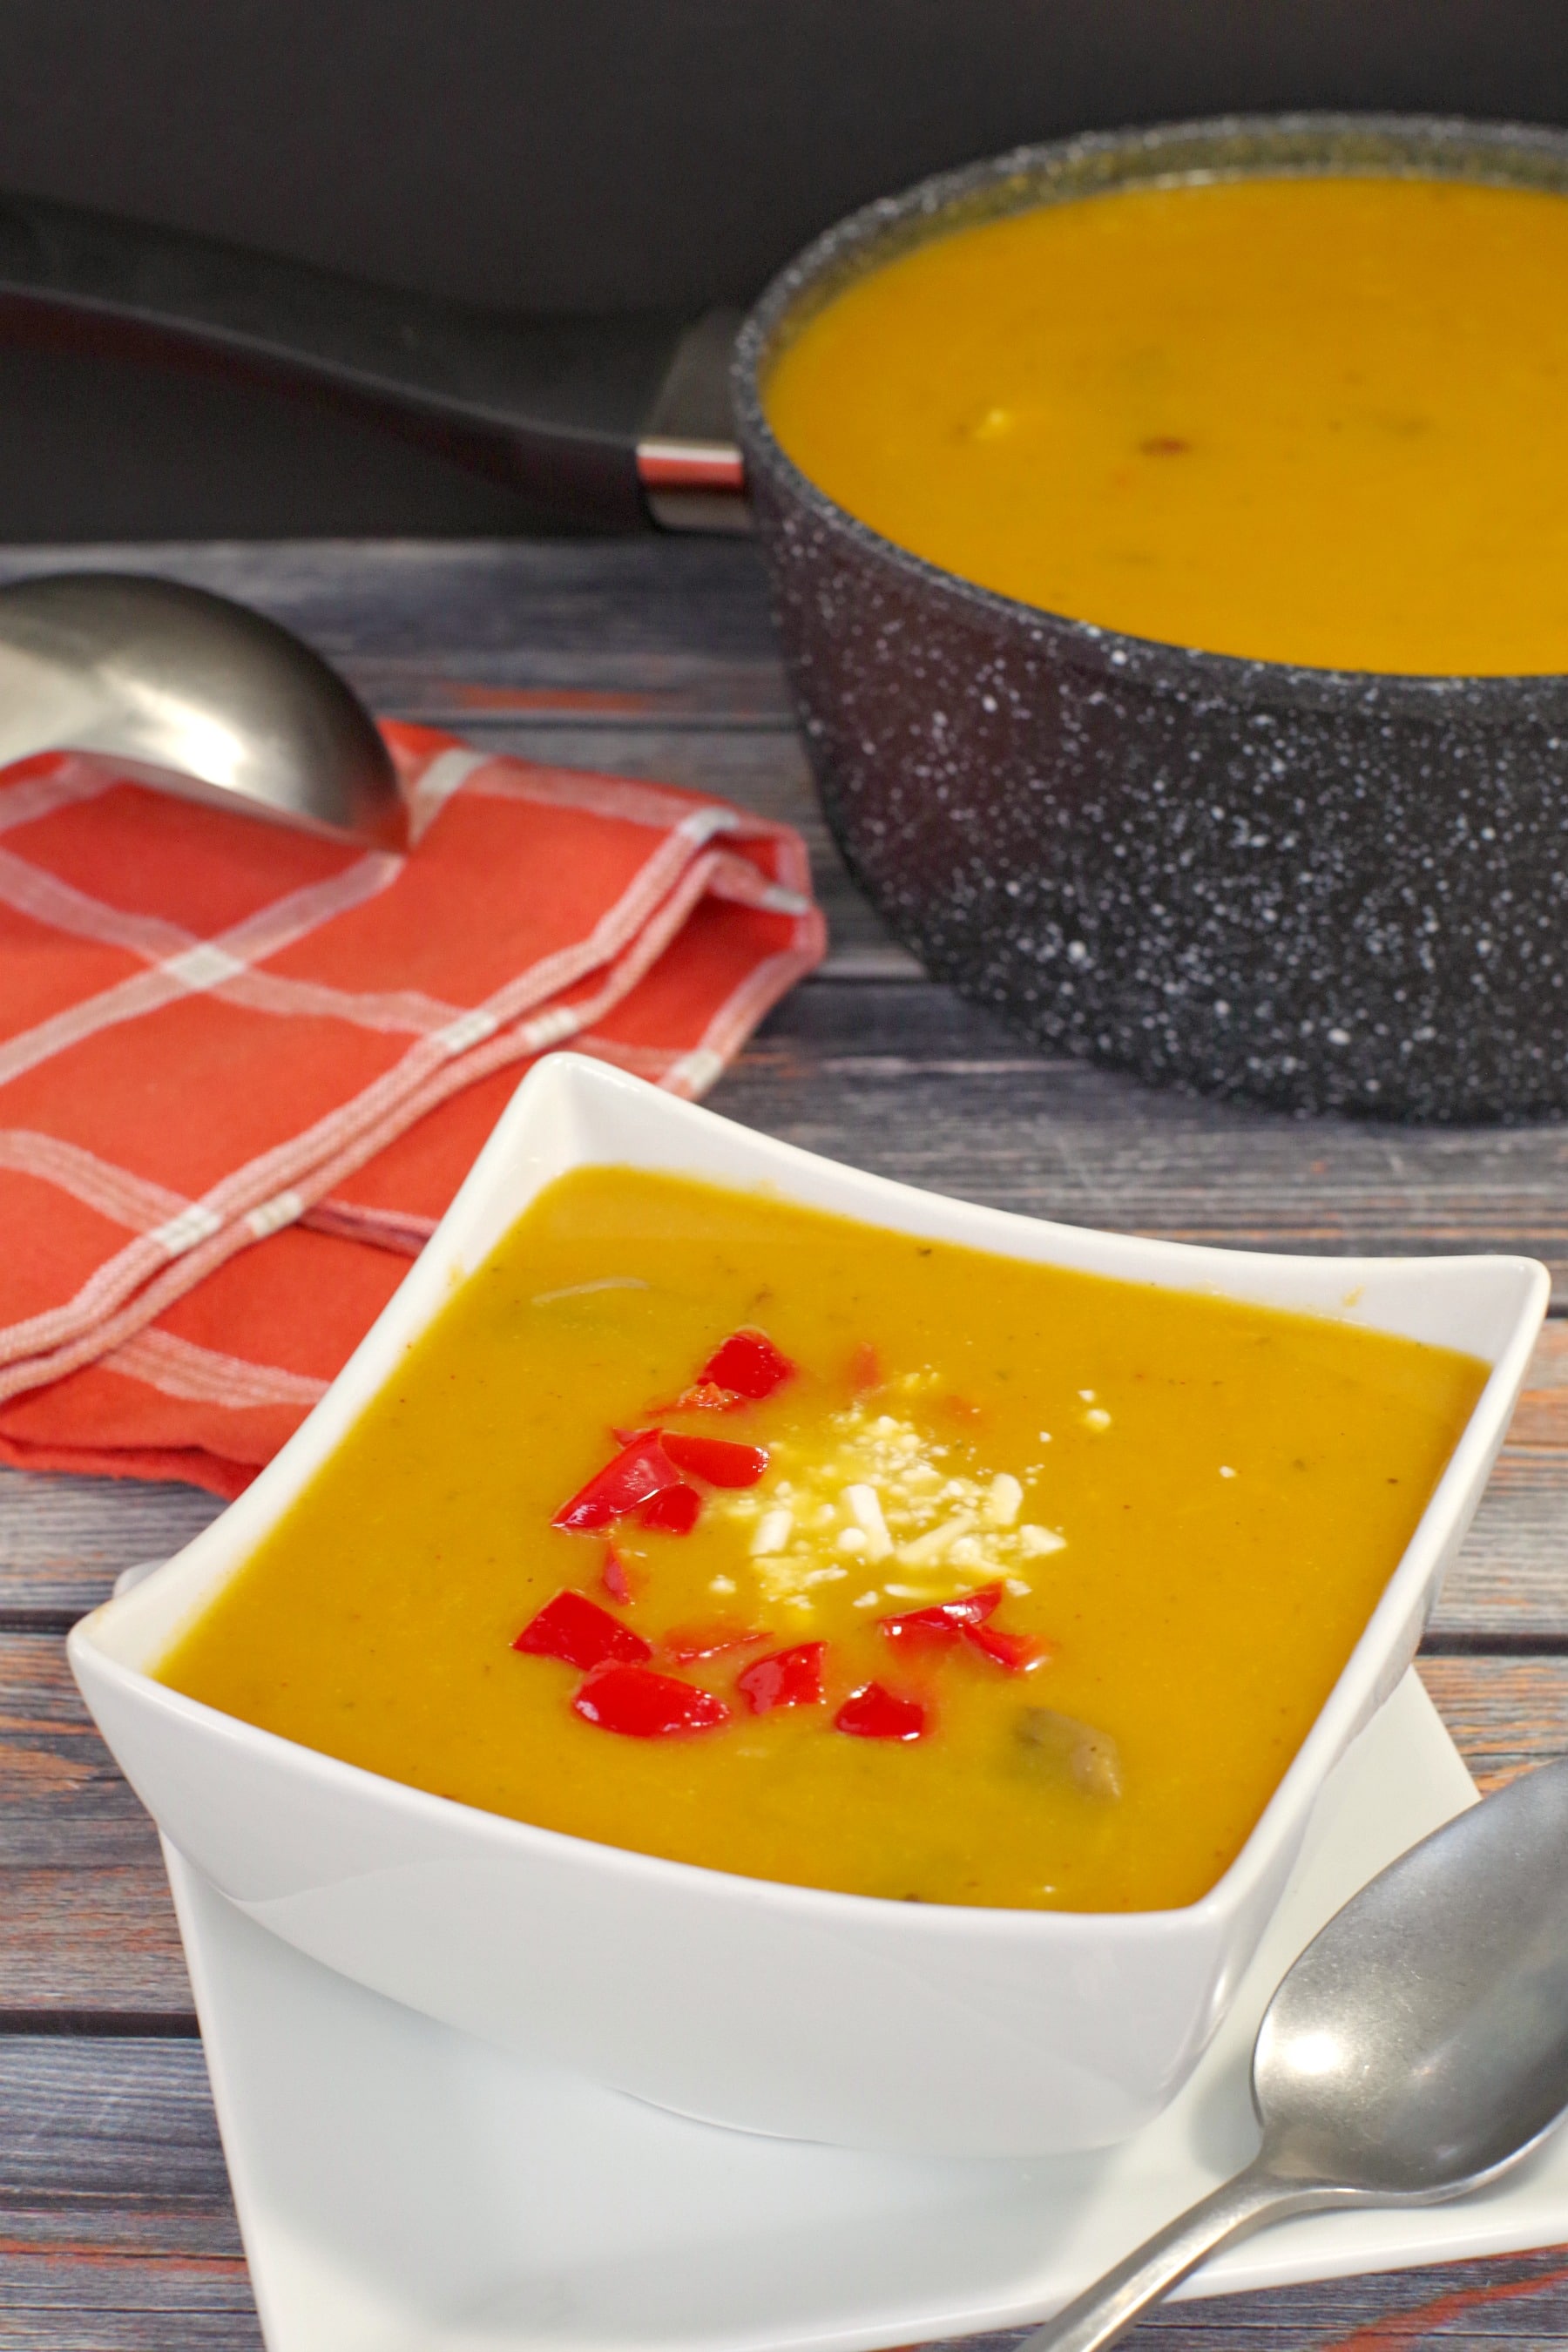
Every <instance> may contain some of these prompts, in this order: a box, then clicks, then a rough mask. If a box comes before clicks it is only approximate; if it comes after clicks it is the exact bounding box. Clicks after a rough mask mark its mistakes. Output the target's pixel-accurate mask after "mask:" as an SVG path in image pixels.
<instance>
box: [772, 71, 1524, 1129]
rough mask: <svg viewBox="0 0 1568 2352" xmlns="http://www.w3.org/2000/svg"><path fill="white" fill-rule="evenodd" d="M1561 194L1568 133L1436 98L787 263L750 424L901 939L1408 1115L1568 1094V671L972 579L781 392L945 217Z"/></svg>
mask: <svg viewBox="0 0 1568 2352" xmlns="http://www.w3.org/2000/svg"><path fill="white" fill-rule="evenodd" d="M1346 170H1352V171H1374V172H1419V173H1445V174H1448V175H1451V176H1460V177H1467V178H1478V177H1479V178H1485V179H1489V180H1504V181H1509V182H1515V183H1519V184H1526V185H1529V186H1532V187H1543V188H1551V189H1556V190H1563V191H1565V192H1568V135H1564V134H1563V133H1559V132H1555V131H1538V130H1530V129H1522V130H1521V129H1515V128H1510V127H1506V126H1491V125H1486V124H1473V123H1462V122H1438V121H1426V120H1423V119H1420V118H1400V117H1370V116H1360V117H1356V116H1321V115H1320V116H1312V115H1298V116H1282V117H1277V118H1271V119H1263V120H1251V121H1247V120H1229V121H1216V122H1206V123H1195V124H1178V125H1174V126H1172V127H1169V128H1165V129H1162V130H1156V131H1135V132H1130V133H1126V134H1120V135H1096V136H1093V137H1087V138H1082V139H1075V140H1069V141H1064V142H1060V143H1058V144H1056V145H1052V146H1045V147H1032V148H1024V149H1021V150H1019V151H1018V152H1016V153H1015V154H1012V155H1005V156H1002V157H1000V158H998V159H997V160H996V161H994V162H992V163H980V164H976V165H974V166H973V167H972V168H971V169H968V170H965V171H963V172H955V173H948V174H946V175H945V176H943V177H942V178H938V179H934V180H928V181H926V182H924V183H922V184H921V186H919V187H917V188H913V189H911V190H910V192H909V193H908V194H905V195H902V196H896V197H892V198H889V200H887V201H886V202H884V203H881V204H877V205H870V206H868V208H867V210H865V211H864V212H861V213H858V214H856V215H854V216H853V217H852V218H851V219H849V220H847V221H846V222H844V223H843V224H842V225H841V226H838V227H837V228H835V229H833V230H831V231H829V233H828V234H827V235H826V236H824V237H822V238H820V239H819V240H818V241H817V243H816V244H815V245H814V246H812V247H809V248H808V250H807V251H806V252H805V254H803V255H802V256H801V257H800V258H799V259H798V260H797V261H795V263H793V264H792V265H791V267H790V268H788V269H786V270H785V271H784V274H783V276H782V277H780V278H776V279H775V280H774V282H773V285H772V287H771V288H770V289H768V291H767V293H766V294H765V295H764V296H763V299H762V301H761V302H760V303H759V305H758V307H757V309H756V310H754V311H753V312H752V317H751V319H750V320H748V322H747V324H746V327H745V329H744V331H743V332H742V336H741V339H740V343H739V346H738V350H737V359H736V374H735V395H736V410H737V424H738V428H739V432H740V437H741V441H742V447H743V449H744V453H745V461H746V470H747V478H748V482H749V485H750V488H751V491H752V499H753V502H754V506H755V509H756V516H757V523H758V528H759V530H760V532H761V535H762V541H763V551H764V554H765V556H766V560H767V563H768V568H769V572H770V574H771V578H772V583H773V598H774V603H775V606H776V611H777V617H778V623H779V627H780V631H781V634H782V636H783V642H784V654H785V658H786V660H787V663H788V667H789V673H790V677H791V680H792V684H793V687H794V690H795V698H796V700H797V702H798V704H799V708H800V712H801V716H802V719H803V720H804V723H805V733H806V740H807V742H808V745H809V747H810V751H811V756H812V760H813V762H814V765H815V767H816V778H817V782H818V784H819V786H820V789H821V793H822V799H823V803H824V806H825V808H826V813H827V818H828V822H829V823H830V824H831V825H832V827H833V830H834V832H835V834H836V835H837V838H838V841H839V843H840V845H842V847H843V850H844V853H845V855H846V856H847V859H848V861H849V864H850V866H851V868H852V870H853V871H854V873H855V875H856V877H857V878H858V880H859V881H860V882H861V884H862V885H863V886H864V887H865V888H866V890H867V891H868V893H869V895H870V897H871V898H872V899H873V901H874V902H875V904H876V905H877V907H878V908H879V910H880V911H881V913H882V914H883V916H884V917H885V918H886V919H887V920H888V922H889V924H890V925H891V927H892V929H894V931H895V932H896V933H897V934H898V936H899V937H900V939H901V940H904V941H906V942H907V943H908V945H909V946H910V947H911V948H912V949H913V950H915V952H916V953H917V954H918V955H919V956H920V957H921V959H922V960H923V961H924V962H925V963H926V964H927V965H928V966H929V968H930V969H931V971H932V972H934V973H935V974H936V975H937V976H938V977H939V978H941V979H943V980H947V981H951V982H952V983H953V984H954V985H955V986H956V987H958V988H959V989H961V990H962V991H963V992H964V994H966V995H968V996H972V997H974V998H977V999H978V1000H980V1001H981V1002H982V1003H987V1004H993V1005H995V1006H996V1007H998V1008H999V1009H1000V1010H1001V1011H1002V1012H1004V1013H1006V1014H1007V1015H1008V1016H1009V1017H1010V1018H1011V1019H1012V1020H1013V1021H1014V1022H1016V1024H1018V1025H1019V1026H1020V1027H1022V1028H1023V1029H1025V1030H1026V1032H1027V1033H1028V1034H1030V1035H1031V1036H1033V1037H1036V1038H1037V1039H1039V1040H1041V1041H1042V1042H1043V1043H1046V1044H1048V1045H1056V1046H1066V1047H1068V1049H1069V1050H1071V1051H1072V1052H1074V1053H1079V1054H1085V1055H1093V1056H1094V1057H1095V1058H1096V1059H1099V1060H1102V1061H1106V1062H1111V1063H1115V1064H1119V1065H1121V1066H1122V1067H1124V1068H1128V1069H1131V1070H1135V1071H1137V1072H1138V1073H1139V1074H1140V1075H1141V1076H1144V1077H1146V1078H1152V1079H1159V1080H1165V1081H1173V1082H1176V1083H1178V1084H1182V1085H1185V1086H1189V1087H1199V1088H1202V1089H1203V1090H1205V1092H1210V1093H1215V1094H1221V1095H1245V1096H1251V1097H1256V1098H1258V1099H1259V1100H1262V1101H1265V1102H1271V1103H1276V1104H1282V1105H1288V1106H1291V1107H1293V1108H1300V1109H1308V1110H1319V1109H1326V1108H1345V1109H1353V1110H1364V1111H1377V1112H1381V1113H1384V1114H1385V1115H1394V1116H1399V1117H1404V1118H1423V1119H1476V1118H1518V1117H1524V1116H1527V1115H1530V1114H1532V1113H1542V1112H1551V1111H1561V1110H1563V1108H1568V978H1565V975H1568V678H1565V677H1555V676H1554V677H1523V678H1495V677H1494V678H1464V677H1456V678H1423V677H1380V676H1376V675H1373V674H1368V673H1356V672H1350V671H1338V670H1321V669H1318V670H1314V669H1296V668H1292V667H1288V666H1287V665H1285V664H1282V663H1275V662H1254V661H1239V660H1236V659H1233V658H1231V657H1229V656H1224V655H1216V654H1205V653H1194V652H1188V651H1185V650H1184V649H1182V648H1180V647H1177V646H1166V645H1157V644H1153V643H1151V642H1149V641H1148V640H1146V639H1142V638H1137V637H1127V636H1121V635H1116V634H1115V633H1114V632H1113V631H1110V630H1108V629H1101V628H1096V627H1093V626H1090V625H1088V624H1085V623H1083V622H1079V621H1070V620H1064V619H1061V618H1059V617H1058V615H1056V614H1050V613H1045V612H1041V611H1038V610H1037V609H1036V608H1034V607H1033V606H1030V605H1026V604H1018V603H1016V602H1015V601H1014V600H1013V599H1011V598H1009V597H1005V596H999V595H995V594H993V593H991V592H989V591H988V590H985V589H982V588H975V587H972V586H970V585H969V584H968V583H965V582H963V581H962V580H959V579H956V578H955V577H954V576H953V575H952V573H950V572H943V571H942V570H940V569H939V568H938V567H936V566H935V565H932V564H930V563H927V562H923V561H922V560H921V558H920V557H918V556H914V555H910V554H907V553H905V552H904V551H901V550H900V549H899V548H897V547H894V546H892V545H891V544H890V543H889V541H886V540H884V539H881V538H879V536H878V534H877V533H876V532H874V531H871V530H867V529H865V528H864V527H863V526H862V525H861V524H859V523H857V522H855V521H853V520H851V519H850V517H849V516H848V515H847V514H846V513H845V512H844V510H843V509H842V508H840V507H838V506H837V505H835V503H834V502H833V500H832V499H828V498H826V497H825V496H824V495H823V494H822V493H821V492H820V491H819V490H817V489H816V488H814V487H813V486H812V484H811V483H810V482H809V481H807V480H806V479H805V476H804V475H802V474H801V473H800V472H799V471H798V470H797V469H796V468H795V466H793V465H792V464H791V462H790V460H789V459H788V458H787V457H785V456H784V452H783V450H782V449H781V448H780V447H779V445H778V443H777V442H776V441H775V440H774V439H773V435H772V433H771V432H770V431H769V429H768V425H767V423H766V421H765V418H764V416H763V406H762V394H763V391H764V390H765V386H766V382H767V375H768V369H769V366H770V363H771V362H772V360H773V357H774V355H775V354H776V353H777V352H778V351H779V350H780V349H781V348H782V346H783V344H784V342H785V341H787V339H788V337H789V336H790V334H791V333H792V332H793V331H795V330H796V329H797V328H798V326H799V325H800V324H802V323H803V322H804V321H805V320H806V319H807V318H809V317H810V316H811V315H812V314H813V312H814V311H815V310H816V309H818V308H819V307H820V306H821V304H822V303H823V302H824V301H825V300H826V299H829V298H830V297H831V296H832V295H833V294H834V293H836V292H837V290H838V289H840V288H841V287H842V286H844V285H845V284H846V282H847V280H848V279H849V278H853V277H855V276H857V275H858V274H859V273H860V272H862V271H864V270H865V269H867V268H875V267H876V266H877V265H878V264H879V262H881V261H883V260H885V259H887V258H889V257H891V256H892V255H893V254H895V253H898V252H900V251H902V250H905V249H907V248H908V247H910V245H911V244H914V243H918V242H920V241H921V240H923V239H924V238H926V237H929V236H932V235H933V234H937V233H940V232H941V231H943V230H945V229H947V228H949V227H952V226H960V225H963V224H966V223H969V222H973V221H977V220H984V219H988V218H993V217H994V216H996V215H1000V214H1003V213H1008V212H1014V211H1017V210H1019V209H1021V208H1024V207H1026V206H1028V205H1036V204H1039V203H1042V202H1052V203H1054V202H1059V201H1062V200H1066V199H1070V198H1073V197H1076V196H1080V195H1085V194H1092V193H1094V192H1096V191H1098V190H1100V189H1104V188H1110V187H1115V186H1120V185H1124V184H1128V183H1130V182H1136V181H1148V180H1153V179H1166V178H1179V177H1182V176H1185V175H1187V174H1192V173H1205V174H1212V173H1216V172H1222V173H1229V174H1234V173H1246V172H1259V171H1262V172H1271V173H1274V172H1279V171H1295V172H1319V171H1346Z"/></svg>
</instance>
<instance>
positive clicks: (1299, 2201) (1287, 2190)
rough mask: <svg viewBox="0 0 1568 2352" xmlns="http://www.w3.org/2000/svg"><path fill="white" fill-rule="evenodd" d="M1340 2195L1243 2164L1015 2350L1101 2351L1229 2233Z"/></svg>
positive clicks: (1254, 2227)
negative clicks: (1231, 2177)
mask: <svg viewBox="0 0 1568 2352" xmlns="http://www.w3.org/2000/svg"><path fill="white" fill-rule="evenodd" d="M1340 2201H1342V2200H1341V2197H1340V2195H1339V2193H1338V2192H1336V2191H1335V2190H1333V2189H1324V2188H1321V2187H1316V2186H1297V2185H1296V2184H1295V2183H1292V2182H1287V2181H1282V2180H1280V2179H1277V2178H1276V2177H1275V2175H1274V2174H1272V2173H1270V2172H1268V2171H1267V2170H1266V2169H1265V2168H1264V2167H1263V2166H1262V2165H1261V2164H1251V2165H1248V2167H1247V2170H1246V2171H1245V2172H1238V2173H1237V2176H1236V2178H1235V2179H1234V2180H1227V2181H1226V2184H1225V2186H1224V2188H1223V2189H1215V2190H1214V2192H1213V2194H1212V2195H1210V2196H1208V2197H1205V2198H1204V2199H1202V2200H1201V2201H1200V2202H1199V2203H1198V2204H1196V2205H1192V2206H1189V2207H1188V2209H1187V2210H1186V2211H1185V2212H1184V2213H1181V2214H1178V2216H1177V2217H1176V2219H1175V2221H1169V2222H1167V2223H1166V2225H1165V2227H1164V2228H1163V2230H1160V2231H1156V2233H1155V2235H1154V2236H1153V2237H1152V2238H1149V2239H1146V2240H1145V2242H1144V2243H1143V2244H1142V2245H1141V2246H1139V2247H1137V2248H1136V2249H1135V2250H1134V2251H1133V2252H1131V2253H1130V2254H1129V2255H1127V2256H1126V2258H1125V2259H1124V2260H1123V2261H1121V2262H1120V2263H1117V2265H1116V2267H1115V2269H1114V2270H1112V2271H1108V2272H1107V2273H1106V2274H1105V2276H1104V2277H1103V2278H1102V2279H1100V2280H1098V2281H1097V2282H1096V2283H1095V2284H1094V2285H1093V2286H1091V2287H1089V2289H1088V2290H1087V2291H1086V2292H1085V2293H1084V2294H1080V2295H1079V2296H1077V2297H1076V2298H1075V2300H1074V2301H1073V2302H1071V2303H1069V2304H1068V2306H1067V2309H1066V2310H1065V2311H1059V2312H1058V2314H1057V2315H1056V2317H1055V2318H1054V2319H1047V2322H1046V2324H1045V2326H1043V2327H1037V2328H1036V2330H1035V2332H1034V2334H1033V2335H1032V2336H1025V2337H1024V2339H1023V2342H1022V2343H1021V2344H1019V2345H1018V2346H1016V2352H1100V2346H1102V2345H1105V2344H1114V2343H1115V2341H1116V2339H1117V2337H1118V2336H1121V2334H1122V2333H1123V2332H1124V2331H1125V2330H1126V2329H1127V2328H1129V2327H1131V2325H1132V2323H1133V2321H1134V2320H1135V2319H1139V2318H1141V2317H1142V2315H1143V2313H1144V2312H1146V2311H1147V2310H1148V2308H1149V2305H1151V2304H1152V2303H1158V2302H1159V2300H1160V2298H1161V2296H1162V2295H1165V2294H1169V2293H1170V2292H1171V2289H1172V2288H1173V2286H1174V2285H1176V2284H1177V2283H1178V2281H1180V2280H1182V2279H1184V2278H1185V2277H1186V2275H1187V2273H1188V2272H1189V2271H1191V2270H1195V2269H1196V2268H1197V2266H1198V2264H1199V2263H1201V2262H1202V2261H1203V2260H1204V2258H1205V2255H1207V2254H1212V2253H1213V2252H1214V2251H1215V2248H1216V2247H1217V2246H1223V2245H1225V2244H1226V2243H1227V2242H1229V2241H1230V2240H1231V2239H1232V2238H1241V2237H1245V2236H1247V2233H1248V2232H1249V2231H1253V2230H1257V2229H1260V2228H1261V2227H1262V2225H1263V2223H1264V2222H1266V2221H1283V2220H1284V2219H1285V2218H1286V2216H1287V2215H1288V2214H1291V2213H1304V2212H1306V2211H1308V2210H1310V2208H1311V2207H1313V2206H1314V2205H1324V2204H1333V2203H1338V2202H1340Z"/></svg>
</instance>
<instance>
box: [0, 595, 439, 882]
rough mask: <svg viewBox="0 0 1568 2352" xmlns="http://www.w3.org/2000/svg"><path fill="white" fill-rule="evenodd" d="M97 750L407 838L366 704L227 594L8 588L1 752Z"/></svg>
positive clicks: (366, 834)
mask: <svg viewBox="0 0 1568 2352" xmlns="http://www.w3.org/2000/svg"><path fill="white" fill-rule="evenodd" d="M33 751H85V752H90V753H98V754H101V755H104V756H106V757H109V758H111V759H113V760H115V761H120V762H122V763H123V764H124V765H126V766H127V767H128V768H131V769H132V770H134V771H135V772H137V773H138V774H139V775H141V777H142V780H143V781H144V782H150V783H154V784H157V785H159V786H160V787H162V788H163V790H166V791H170V792H174V793H181V794H183V795H184V797H186V798H193V799H199V800H205V801H216V802H217V803H219V804H220V805H222V806H224V807H226V808H235V809H242V810H244V811H245V812H246V813H247V814H249V815H252V816H261V817H268V818H270V819H271V820H272V821H273V822H274V823H279V824H295V825H303V826H305V827H306V828H307V829H308V830H309V831H310V832H313V833H322V834H329V835H333V836H335V837H338V838H347V839H349V840H353V841H363V842H368V843H371V844H374V845H377V846H379V847H383V848H394V849H396V848H401V847H402V846H403V844H404V835H405V815H404V806H403V802H402V799H401V797H400V795H399V793H398V789H397V779H396V776H395V772H394V770H393V765H392V761H391V759H390V758H389V756H388V753H387V750H386V746H385V745H384V742H383V741H382V740H381V737H380V736H379V735H378V734H377V732H376V730H375V726H374V721H373V720H372V719H371V717H370V714H369V712H368V711H367V710H366V709H364V707H363V704H362V703H361V702H360V701H359V699H358V698H357V697H356V696H355V695H354V694H353V692H352V691H351V690H350V688H348V686H346V685H345V683H344V682H343V680H342V678H341V677H339V676H338V674H337V672H336V670H334V669H331V668H330V667H328V665H327V664H326V663H325V662H324V661H323V660H322V659H321V656H320V655H319V654H317V653H313V652H312V651H311V649H310V646H307V645H304V644H302V643H301V642H300V639H299V638H298V637H296V636H294V635H292V634H291V633H290V632H289V630H288V629H284V628H279V625H278V624H277V622H276V621H267V620H263V619H262V617H261V615H260V614H259V613H252V612H250V611H248V610H247V607H246V606H245V605H243V604H233V603H231V602H230V600H229V599H228V598H227V597H226V596H213V595H209V594H208V593H206V591H205V589H201V588H186V587H184V586H182V585H180V584H179V583H176V582H174V581H172V580H153V579H148V578H145V577H142V576H141V575H139V574H133V573H126V572H50V573H47V574H46V575H44V576H43V577H41V578H39V579H36V580H22V581H17V582H16V583H13V584H12V585H11V586H8V587H4V588H0V764H4V763H5V762H6V761H12V760H19V759H23V758H25V757H26V755H27V753H29V752H33Z"/></svg>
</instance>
